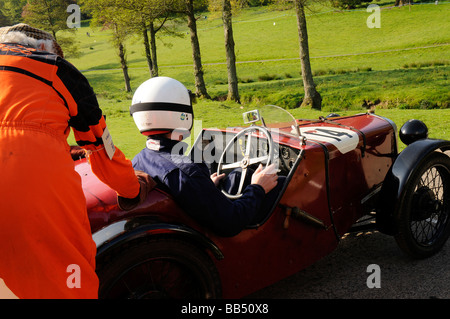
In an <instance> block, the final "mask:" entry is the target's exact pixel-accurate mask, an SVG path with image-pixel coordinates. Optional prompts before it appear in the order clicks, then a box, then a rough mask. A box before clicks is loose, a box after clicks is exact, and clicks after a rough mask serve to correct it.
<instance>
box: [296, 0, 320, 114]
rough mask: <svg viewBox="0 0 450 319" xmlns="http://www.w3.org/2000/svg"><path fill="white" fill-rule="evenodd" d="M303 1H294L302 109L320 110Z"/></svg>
mask: <svg viewBox="0 0 450 319" xmlns="http://www.w3.org/2000/svg"><path fill="white" fill-rule="evenodd" d="M303 1H304V0H295V1H294V2H295V11H296V14H297V27H298V36H299V42H300V61H301V67H302V78H303V87H304V90H305V97H304V99H303V103H302V107H311V108H313V109H317V110H320V109H321V108H322V97H321V96H320V94H319V92H317V90H316V85H315V84H314V80H313V76H312V71H311V64H310V61H309V45H308V31H307V28H306V17H305V10H304V3H303Z"/></svg>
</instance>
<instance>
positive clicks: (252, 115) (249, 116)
mask: <svg viewBox="0 0 450 319" xmlns="http://www.w3.org/2000/svg"><path fill="white" fill-rule="evenodd" d="M242 115H243V116H244V123H245V124H249V123H254V122H258V121H259V120H260V119H261V117H260V115H259V111H258V110H253V111H249V112H245V113H243V114H242Z"/></svg>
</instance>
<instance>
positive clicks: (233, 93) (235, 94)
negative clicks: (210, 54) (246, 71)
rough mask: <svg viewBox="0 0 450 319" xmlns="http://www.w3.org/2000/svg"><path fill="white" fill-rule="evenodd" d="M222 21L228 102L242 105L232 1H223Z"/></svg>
mask: <svg viewBox="0 0 450 319" xmlns="http://www.w3.org/2000/svg"><path fill="white" fill-rule="evenodd" d="M222 5H223V6H222V21H223V30H224V35H225V53H226V57H227V73H228V97H227V99H228V100H234V101H236V102H238V103H240V97H239V91H238V79H237V71H236V54H235V52H234V38H233V22H232V13H231V2H230V0H223V3H222Z"/></svg>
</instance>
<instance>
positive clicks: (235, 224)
mask: <svg viewBox="0 0 450 319" xmlns="http://www.w3.org/2000/svg"><path fill="white" fill-rule="evenodd" d="M189 93H190V92H189V91H188V90H187V89H186V87H185V86H184V85H183V84H182V83H180V82H179V81H177V80H174V79H172V78H168V77H155V78H151V79H150V80H148V81H146V82H144V83H143V84H141V86H140V87H139V88H138V89H137V90H136V92H135V94H134V96H133V101H132V106H131V108H130V112H131V114H132V115H133V118H134V121H135V123H136V125H137V127H138V128H139V130H140V132H141V133H142V134H143V135H146V136H147V137H148V139H147V143H146V146H147V147H146V148H144V149H143V150H142V151H141V152H140V153H139V154H137V155H136V157H135V158H134V159H133V161H132V162H133V167H134V169H136V170H141V171H144V172H146V173H147V174H149V175H150V176H151V177H153V179H155V181H156V182H157V183H158V184H160V185H162V187H163V189H164V188H165V189H166V190H168V192H169V193H170V194H171V195H173V197H174V199H175V201H176V202H177V203H178V204H179V205H180V206H181V207H182V208H183V209H185V210H186V212H187V213H188V214H189V215H190V216H191V217H192V218H194V219H195V220H197V221H198V222H199V223H200V224H202V225H204V226H207V227H209V228H210V229H211V230H213V231H214V232H215V233H216V234H218V235H220V236H226V237H228V236H234V235H236V234H238V233H239V232H240V231H241V230H243V229H244V228H245V227H246V226H248V225H251V224H256V223H257V222H258V221H260V220H261V219H262V218H263V217H265V216H266V215H267V213H268V209H270V208H271V207H272V203H273V202H274V201H275V199H276V198H277V195H278V190H277V188H279V187H280V186H281V184H282V183H281V182H280V183H279V182H278V176H277V174H276V173H273V167H271V166H269V167H267V168H265V169H263V167H262V165H260V166H259V167H258V169H257V170H255V172H254V173H253V175H252V176H251V181H250V184H249V185H247V186H246V188H245V189H244V190H243V192H242V196H241V197H240V198H239V199H236V200H234V201H232V200H230V199H228V198H227V197H226V196H225V195H224V194H223V193H222V192H221V191H220V190H219V189H218V188H217V186H218V184H219V181H221V180H223V181H224V182H225V179H226V178H225V174H221V175H220V176H217V174H216V173H214V174H213V175H210V172H209V169H208V168H207V166H206V164H205V163H194V162H192V160H190V159H189V158H188V157H187V156H184V155H182V151H181V150H183V149H186V147H187V145H186V144H185V143H183V142H181V140H182V139H184V138H186V137H188V136H189V135H190V130H191V129H192V123H193V109H192V102H191V98H190V94H189ZM180 143H182V144H180ZM183 144H184V145H183ZM180 146H181V147H180ZM183 146H184V147H183ZM230 175H232V174H230ZM228 182H230V181H228ZM277 185H279V186H277ZM276 186H277V187H276ZM232 187H233V185H231V188H232Z"/></svg>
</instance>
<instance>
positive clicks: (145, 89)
mask: <svg viewBox="0 0 450 319" xmlns="http://www.w3.org/2000/svg"><path fill="white" fill-rule="evenodd" d="M130 113H131V115H132V116H133V119H134V122H135V123H136V126H137V127H138V129H139V131H140V132H141V133H142V134H143V135H147V136H149V135H154V134H162V133H167V132H170V131H173V130H177V131H187V132H189V131H190V130H191V129H192V123H193V117H194V112H193V109H192V102H191V96H190V92H189V90H188V89H186V87H185V86H184V85H183V84H182V83H181V82H179V81H177V80H175V79H172V78H169V77H164V76H160V77H154V78H151V79H150V80H147V81H145V82H144V83H142V84H141V85H140V86H139V87H138V89H137V90H136V92H135V93H134V96H133V100H132V102H131V107H130Z"/></svg>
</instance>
